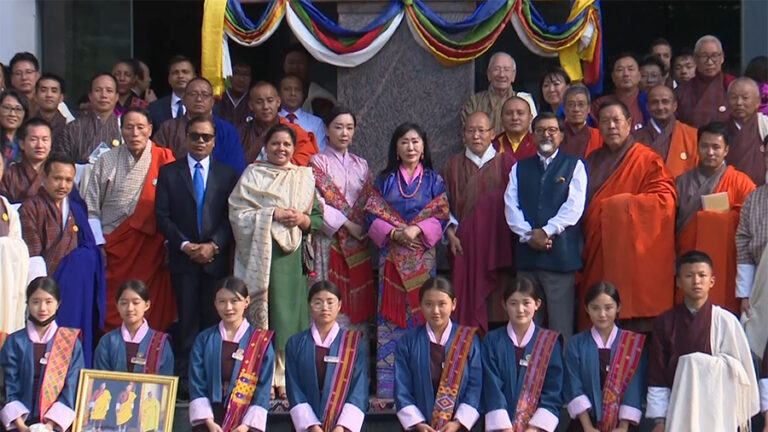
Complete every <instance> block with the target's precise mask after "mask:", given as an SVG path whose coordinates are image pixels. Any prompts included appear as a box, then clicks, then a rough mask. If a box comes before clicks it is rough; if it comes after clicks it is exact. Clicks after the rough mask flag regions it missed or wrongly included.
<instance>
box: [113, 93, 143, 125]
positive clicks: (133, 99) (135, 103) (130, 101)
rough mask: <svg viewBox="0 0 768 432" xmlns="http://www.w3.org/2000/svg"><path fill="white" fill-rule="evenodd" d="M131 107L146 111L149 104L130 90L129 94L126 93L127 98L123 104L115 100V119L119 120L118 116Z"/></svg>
mask: <svg viewBox="0 0 768 432" xmlns="http://www.w3.org/2000/svg"><path fill="white" fill-rule="evenodd" d="M133 107H138V108H145V109H146V108H147V107H149V102H147V101H145V100H144V99H142V98H140V97H139V96H138V95H137V94H136V93H134V92H133V90H131V91H130V93H128V97H127V98H126V99H125V103H123V104H120V99H118V100H117V103H116V104H115V109H114V113H115V117H117V118H120V116H122V115H123V113H124V112H125V111H126V110H127V109H128V108H133Z"/></svg>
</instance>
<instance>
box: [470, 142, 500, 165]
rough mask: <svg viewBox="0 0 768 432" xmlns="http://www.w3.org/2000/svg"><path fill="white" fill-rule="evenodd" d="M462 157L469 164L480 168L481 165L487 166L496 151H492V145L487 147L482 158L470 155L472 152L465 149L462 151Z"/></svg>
mask: <svg viewBox="0 0 768 432" xmlns="http://www.w3.org/2000/svg"><path fill="white" fill-rule="evenodd" d="M464 156H466V157H467V159H469V161H470V162H472V163H473V164H475V166H476V167H478V168H482V167H483V165H485V164H487V163H488V162H490V161H491V160H492V159H493V158H494V157H496V149H494V148H493V146H492V145H489V146H488V148H487V149H485V153H483V155H482V156H478V155H476V154H474V153H472V150H470V149H469V148H468V147H467V148H465V149H464Z"/></svg>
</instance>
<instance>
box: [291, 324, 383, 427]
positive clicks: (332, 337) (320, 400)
mask: <svg viewBox="0 0 768 432" xmlns="http://www.w3.org/2000/svg"><path fill="white" fill-rule="evenodd" d="M367 343H368V341H367V340H366V339H364V338H363V337H362V334H361V333H360V332H355V331H346V330H341V327H340V326H339V324H338V323H334V324H333V327H331V331H330V332H329V333H328V335H326V337H325V340H323V339H322V338H321V336H320V333H319V331H318V330H317V327H315V325H314V324H312V327H311V328H310V329H309V330H305V331H303V332H301V333H297V334H295V335H293V336H291V338H290V339H289V340H288V344H287V345H286V347H285V358H286V369H285V389H286V392H287V394H288V403H289V404H290V405H291V411H290V413H291V421H292V422H293V426H294V427H295V428H296V430H297V431H303V430H307V429H308V428H310V427H311V426H313V425H318V426H321V427H322V429H323V430H328V431H330V430H333V429H334V428H336V427H338V426H342V427H344V429H345V430H348V431H351V432H359V431H360V428H361V427H362V425H363V420H364V418H365V411H366V409H367V406H368V364H367V361H366V350H365V346H366V344H367Z"/></svg>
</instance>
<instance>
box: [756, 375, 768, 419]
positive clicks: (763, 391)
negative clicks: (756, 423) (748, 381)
mask: <svg viewBox="0 0 768 432" xmlns="http://www.w3.org/2000/svg"><path fill="white" fill-rule="evenodd" d="M757 387H758V388H759V389H760V412H766V411H768V378H762V379H760V381H758V383H757Z"/></svg>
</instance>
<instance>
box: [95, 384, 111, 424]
mask: <svg viewBox="0 0 768 432" xmlns="http://www.w3.org/2000/svg"><path fill="white" fill-rule="evenodd" d="M110 400H112V394H111V393H109V390H104V391H103V392H102V393H101V394H100V395H99V397H97V398H96V400H95V401H93V408H91V420H96V421H104V419H106V418H107V411H108V410H109V401H110Z"/></svg>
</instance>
